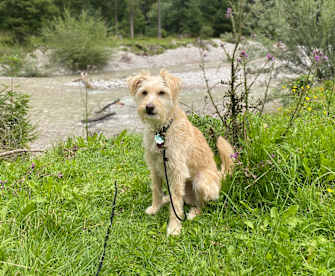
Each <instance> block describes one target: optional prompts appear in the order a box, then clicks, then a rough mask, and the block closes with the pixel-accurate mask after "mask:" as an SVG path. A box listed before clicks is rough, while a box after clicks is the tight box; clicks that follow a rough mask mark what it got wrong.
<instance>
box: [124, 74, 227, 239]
mask: <svg viewBox="0 0 335 276" xmlns="http://www.w3.org/2000/svg"><path fill="white" fill-rule="evenodd" d="M180 85H181V81H180V79H179V78H176V77H174V76H172V75H170V74H169V73H168V72H167V71H165V70H161V72H160V75H158V76H151V75H150V73H144V72H142V73H140V74H139V75H137V76H134V77H130V78H129V79H128V86H129V89H130V93H131V95H132V96H133V97H134V98H135V101H136V104H137V111H138V114H139V116H140V118H141V120H142V121H143V122H144V124H145V134H144V147H145V159H146V161H147V164H148V166H149V168H150V171H151V179H152V187H151V188H152V205H151V206H150V207H148V208H147V209H146V211H145V212H146V213H147V214H150V215H154V214H156V213H157V212H158V210H159V209H160V207H162V205H163V204H164V203H167V202H169V198H168V196H164V197H163V193H162V181H163V180H164V179H165V175H164V167H163V157H162V149H160V148H159V147H158V146H157V145H156V143H155V140H154V136H155V133H156V132H157V131H158V130H159V129H161V128H162V127H163V126H166V125H168V124H169V122H170V121H171V119H173V121H172V124H171V126H170V127H169V128H168V130H167V132H166V137H165V139H166V140H165V148H166V157H167V159H168V161H167V174H168V178H169V183H170V186H171V193H172V200H173V204H174V206H175V209H176V212H177V214H178V216H179V217H183V208H184V207H183V205H184V202H185V203H187V204H190V205H192V206H194V207H193V208H191V210H190V212H189V213H188V216H187V217H188V219H193V218H194V217H195V216H196V215H197V214H200V211H201V207H202V206H203V204H204V203H205V202H206V201H209V200H216V199H218V198H219V192H220V188H221V179H222V178H223V177H225V175H227V174H229V173H230V172H231V170H232V168H233V161H232V159H231V155H232V154H233V149H232V146H231V145H230V144H229V143H228V142H227V141H226V140H224V139H223V138H222V137H219V138H218V140H217V148H218V150H219V154H220V157H221V161H222V167H221V171H218V169H217V167H216V164H215V161H214V155H213V152H212V151H211V149H210V147H209V146H208V144H207V142H206V139H205V137H204V136H203V135H202V133H201V132H200V131H199V130H198V129H197V128H196V127H194V126H193V125H192V124H191V123H190V121H189V120H188V119H187V116H186V114H185V113H184V112H183V111H182V110H181V108H180V107H179V105H178V93H179V91H180ZM148 110H149V111H148ZM149 113H150V114H149ZM180 231H181V222H180V221H179V220H178V219H177V218H176V216H175V214H174V212H173V209H172V208H171V206H170V220H169V224H168V227H167V234H168V235H170V234H171V235H178V234H179V233H180Z"/></svg>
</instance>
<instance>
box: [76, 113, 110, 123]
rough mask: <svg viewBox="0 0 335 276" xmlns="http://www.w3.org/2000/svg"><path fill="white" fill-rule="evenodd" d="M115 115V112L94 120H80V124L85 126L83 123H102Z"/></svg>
mask: <svg viewBox="0 0 335 276" xmlns="http://www.w3.org/2000/svg"><path fill="white" fill-rule="evenodd" d="M114 115H116V112H111V113H108V114H105V115H102V116H99V117H96V118H91V119H87V120H81V123H83V124H85V123H93V122H97V121H102V120H105V119H107V118H108V117H111V116H114Z"/></svg>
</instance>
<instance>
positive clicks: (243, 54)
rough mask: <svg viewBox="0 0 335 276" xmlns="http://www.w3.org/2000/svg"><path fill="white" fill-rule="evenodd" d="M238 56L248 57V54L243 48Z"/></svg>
mask: <svg viewBox="0 0 335 276" xmlns="http://www.w3.org/2000/svg"><path fill="white" fill-rule="evenodd" d="M240 57H241V58H248V54H247V52H246V51H244V50H243V51H242V52H241V53H240Z"/></svg>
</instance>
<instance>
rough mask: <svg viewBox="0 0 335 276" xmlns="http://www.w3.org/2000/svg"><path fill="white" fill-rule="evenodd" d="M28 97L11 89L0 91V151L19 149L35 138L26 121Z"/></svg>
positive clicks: (31, 128) (29, 124)
mask: <svg viewBox="0 0 335 276" xmlns="http://www.w3.org/2000/svg"><path fill="white" fill-rule="evenodd" d="M28 102H29V97H28V96H27V95H25V94H21V93H18V92H16V91H14V90H12V89H7V88H3V89H2V90H1V89H0V150H1V149H4V150H6V149H15V148H21V147H24V146H25V145H26V143H28V142H30V141H32V140H33V139H34V138H35V137H36V134H35V131H34V127H33V126H32V125H31V123H30V122H29V120H28V117H27V116H28V110H29V106H28Z"/></svg>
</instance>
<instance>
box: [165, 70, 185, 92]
mask: <svg viewBox="0 0 335 276" xmlns="http://www.w3.org/2000/svg"><path fill="white" fill-rule="evenodd" d="M160 76H161V77H162V79H163V80H164V81H165V82H166V84H167V86H168V87H169V88H170V90H171V92H172V93H173V96H174V97H175V98H176V97H177V95H178V93H179V90H180V87H181V80H180V78H177V77H174V76H172V75H171V74H169V73H168V72H167V71H166V70H165V69H162V70H161V71H160Z"/></svg>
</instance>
